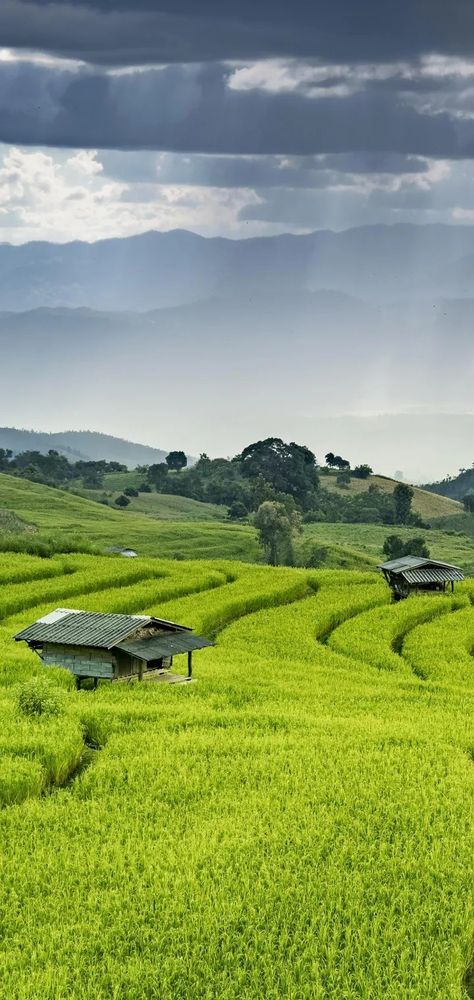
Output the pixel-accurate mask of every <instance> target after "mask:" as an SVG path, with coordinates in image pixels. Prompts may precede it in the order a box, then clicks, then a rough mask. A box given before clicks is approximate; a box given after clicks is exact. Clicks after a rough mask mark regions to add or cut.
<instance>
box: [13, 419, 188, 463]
mask: <svg viewBox="0 0 474 1000" xmlns="http://www.w3.org/2000/svg"><path fill="white" fill-rule="evenodd" d="M0 448H7V449H10V450H11V451H12V452H13V454H14V455H17V454H19V452H22V451H39V452H40V453H41V454H42V455H46V454H47V453H48V451H49V450H50V449H54V450H55V451H58V452H59V454H60V455H65V456H66V458H67V459H69V461H70V462H78V461H93V462H95V461H100V459H105V460H106V461H107V462H121V463H122V465H126V466H127V467H128V468H129V469H134V468H135V467H136V466H137V465H151V464H153V463H154V462H164V460H165V458H166V455H167V454H168V453H167V452H166V451H162V450H161V449H160V448H149V447H147V445H144V444H136V443H135V442H133V441H124V440H123V439H122V438H116V437H113V436H112V435H111V434H100V433H97V432H95V431H61V432H59V433H57V434H48V433H46V432H42V431H28V430H20V429H18V428H16V427H0Z"/></svg>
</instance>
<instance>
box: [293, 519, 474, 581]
mask: <svg viewBox="0 0 474 1000" xmlns="http://www.w3.org/2000/svg"><path fill="white" fill-rule="evenodd" d="M391 534H397V535H400V537H401V538H403V540H404V541H406V540H407V539H408V538H413V537H415V536H416V537H418V536H420V535H422V536H423V537H424V538H425V539H426V542H427V545H428V548H429V550H430V553H431V555H432V557H433V559H441V560H445V561H446V562H450V563H454V564H455V565H457V566H460V567H461V568H462V569H464V570H465V571H466V572H468V573H474V544H473V539H472V538H471V537H469V536H468V535H465V534H461V533H458V532H447V531H442V530H441V529H440V528H434V529H431V530H429V531H427V530H423V529H420V528H401V527H398V526H397V525H388V526H387V525H381V524H344V523H335V524H325V523H319V524H307V525H305V527H304V538H305V540H306V543H308V542H309V541H312V542H313V543H317V544H321V545H325V544H329V545H337V546H342V547H347V548H350V549H352V550H353V551H356V552H358V553H359V555H364V556H365V557H366V558H367V559H368V560H373V565H374V567H375V565H376V563H377V562H380V561H381V559H382V548H383V543H384V540H385V538H386V537H387V535H391Z"/></svg>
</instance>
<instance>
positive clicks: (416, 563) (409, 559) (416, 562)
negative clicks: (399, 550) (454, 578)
mask: <svg viewBox="0 0 474 1000" xmlns="http://www.w3.org/2000/svg"><path fill="white" fill-rule="evenodd" d="M422 566H424V567H431V566H442V567H444V568H445V569H456V570H458V572H459V573H461V570H460V569H459V566H452V565H451V564H450V563H446V562H440V561H439V559H427V558H422V557H421V556H401V557H400V558H399V559H390V560H389V562H384V563H380V565H379V566H378V569H387V570H389V571H390V572H392V573H403V571H404V570H407V569H420V568H421V567H422Z"/></svg>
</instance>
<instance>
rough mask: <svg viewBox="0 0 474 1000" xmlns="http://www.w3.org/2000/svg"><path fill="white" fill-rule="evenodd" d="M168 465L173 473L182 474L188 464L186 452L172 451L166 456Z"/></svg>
mask: <svg viewBox="0 0 474 1000" xmlns="http://www.w3.org/2000/svg"><path fill="white" fill-rule="evenodd" d="M166 464H167V466H168V468H169V469H170V470H172V471H173V472H180V471H181V469H184V468H185V467H186V465H187V464H188V460H187V458H186V455H185V453H184V451H170V453H169V455H167V456H166Z"/></svg>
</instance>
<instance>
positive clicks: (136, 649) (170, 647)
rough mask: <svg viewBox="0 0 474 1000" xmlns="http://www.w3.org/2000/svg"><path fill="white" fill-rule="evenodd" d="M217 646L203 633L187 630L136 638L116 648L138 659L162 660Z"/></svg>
mask: <svg viewBox="0 0 474 1000" xmlns="http://www.w3.org/2000/svg"><path fill="white" fill-rule="evenodd" d="M206 646H215V643H214V642H211V640H210V639H205V638H204V636H202V635H189V634H188V633H186V632H180V633H176V632H175V633H174V634H168V635H167V634H165V633H163V634H162V635H157V636H152V637H151V638H150V639H135V640H134V641H133V640H130V641H128V642H127V640H125V641H124V642H121V643H119V644H118V646H117V647H116V649H118V650H122V651H123V652H124V653H128V654H129V656H134V657H135V658H136V659H137V660H144V661H145V662H146V663H149V662H150V660H161V659H162V657H164V656H177V655H178V654H179V653H192V652H194V650H195V649H204V648H205V647H206Z"/></svg>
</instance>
